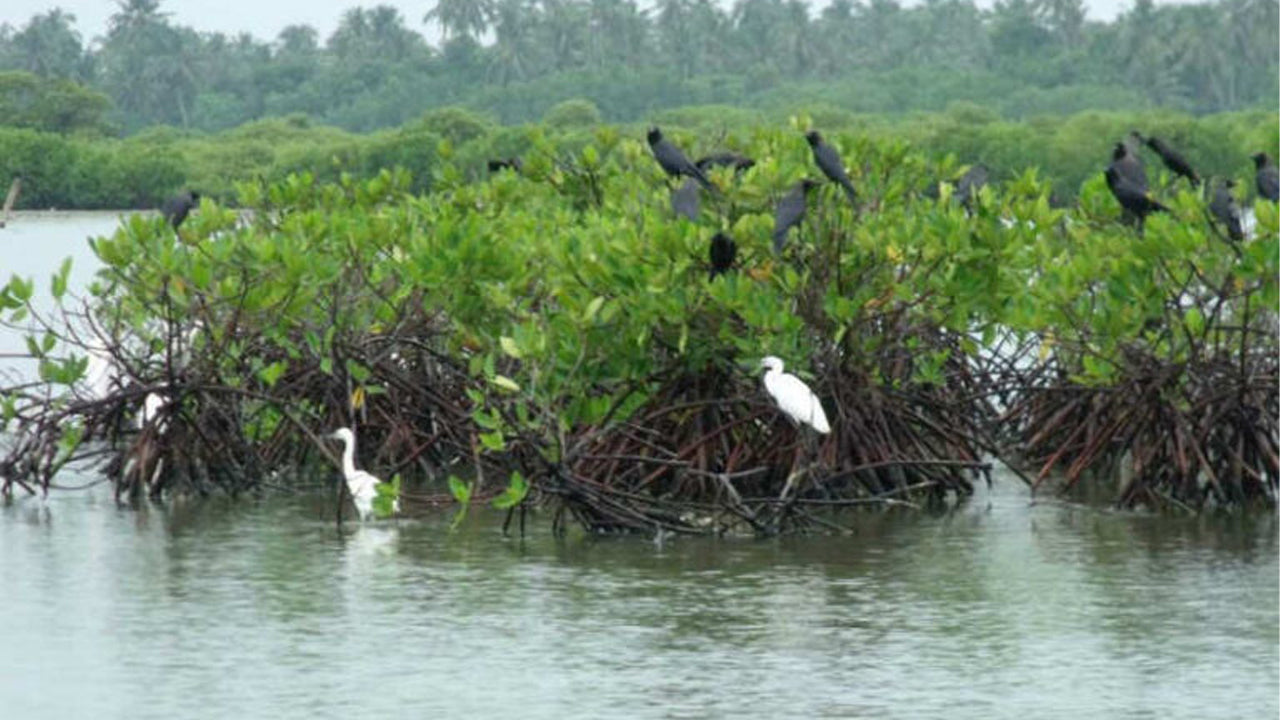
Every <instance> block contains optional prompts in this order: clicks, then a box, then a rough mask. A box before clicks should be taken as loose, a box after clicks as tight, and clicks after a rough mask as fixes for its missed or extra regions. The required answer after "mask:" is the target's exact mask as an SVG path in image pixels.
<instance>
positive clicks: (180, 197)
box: [160, 190, 200, 230]
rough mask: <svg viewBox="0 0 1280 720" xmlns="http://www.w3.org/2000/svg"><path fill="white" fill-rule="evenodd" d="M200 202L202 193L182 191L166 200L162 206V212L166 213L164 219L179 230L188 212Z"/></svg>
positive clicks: (162, 213)
mask: <svg viewBox="0 0 1280 720" xmlns="http://www.w3.org/2000/svg"><path fill="white" fill-rule="evenodd" d="M199 204H200V193H198V192H196V191H194V190H187V191H185V192H180V193H178V194H177V195H174V196H173V197H171V198H169V199H168V200H165V201H164V205H161V206H160V214H161V215H164V221H165V222H167V223H169V224H170V225H172V226H173V229H174V230H177V229H178V227H179V226H181V225H182V221H184V220H186V219H187V214H188V213H190V212H191V209H192V208H194V207H196V206H198V205H199Z"/></svg>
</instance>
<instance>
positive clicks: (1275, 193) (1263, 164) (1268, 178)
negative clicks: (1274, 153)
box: [1253, 152, 1280, 202]
mask: <svg viewBox="0 0 1280 720" xmlns="http://www.w3.org/2000/svg"><path fill="white" fill-rule="evenodd" d="M1253 166H1254V167H1256V168H1258V176H1257V178H1256V181H1257V183H1258V194H1259V195H1261V196H1262V197H1264V198H1266V199H1268V200H1270V201H1272V202H1277V201H1280V172H1278V171H1277V170H1276V164H1275V163H1274V162H1272V161H1271V156H1270V155H1267V154H1266V153H1261V152H1260V153H1258V154H1256V155H1254V156H1253Z"/></svg>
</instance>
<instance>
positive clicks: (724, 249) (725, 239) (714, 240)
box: [709, 232, 738, 280]
mask: <svg viewBox="0 0 1280 720" xmlns="http://www.w3.org/2000/svg"><path fill="white" fill-rule="evenodd" d="M737 257H738V244H737V243H735V242H734V241H733V238H731V237H729V236H728V235H725V234H724V233H722V232H718V233H716V234H715V235H712V236H711V277H710V278H709V279H711V280H715V279H716V276H717V275H721V274H723V273H726V272H728V271H729V268H731V267H733V261H734V259H736V258H737Z"/></svg>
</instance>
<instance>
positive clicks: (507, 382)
mask: <svg viewBox="0 0 1280 720" xmlns="http://www.w3.org/2000/svg"><path fill="white" fill-rule="evenodd" d="M490 382H492V383H493V384H494V385H497V386H498V387H500V388H502V389H503V390H509V391H511V392H520V386H519V385H518V384H517V383H516V381H515V380H512V379H511V378H509V377H507V376H506V375H495V376H493V377H492V378H490Z"/></svg>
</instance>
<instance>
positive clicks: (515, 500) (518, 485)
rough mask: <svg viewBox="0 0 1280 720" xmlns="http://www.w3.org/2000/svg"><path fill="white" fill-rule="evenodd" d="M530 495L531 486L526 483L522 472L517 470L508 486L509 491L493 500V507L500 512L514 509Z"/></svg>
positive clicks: (506, 490)
mask: <svg viewBox="0 0 1280 720" xmlns="http://www.w3.org/2000/svg"><path fill="white" fill-rule="evenodd" d="M528 494H529V484H528V483H527V482H525V479H524V476H523V475H521V474H520V471H519V470H516V471H515V472H513V473H511V480H510V482H509V484H508V485H507V489H505V490H503V491H502V492H501V493H499V494H498V495H497V496H496V497H494V498H493V507H495V508H497V509H498V510H506V509H508V508H513V507H515V506H516V505H519V504H520V503H521V502H523V501H524V498H525V496H526V495H528Z"/></svg>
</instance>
